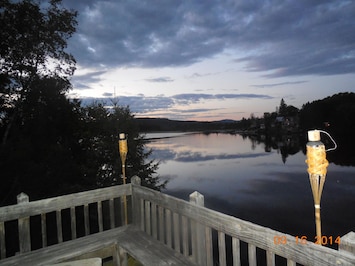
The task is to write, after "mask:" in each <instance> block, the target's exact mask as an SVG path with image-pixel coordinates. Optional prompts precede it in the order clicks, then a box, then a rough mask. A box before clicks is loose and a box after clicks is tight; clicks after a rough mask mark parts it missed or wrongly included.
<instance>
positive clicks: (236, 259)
mask: <svg viewBox="0 0 355 266" xmlns="http://www.w3.org/2000/svg"><path fill="white" fill-rule="evenodd" d="M232 252H233V266H240V241H239V239H238V238H235V237H233V238H232Z"/></svg>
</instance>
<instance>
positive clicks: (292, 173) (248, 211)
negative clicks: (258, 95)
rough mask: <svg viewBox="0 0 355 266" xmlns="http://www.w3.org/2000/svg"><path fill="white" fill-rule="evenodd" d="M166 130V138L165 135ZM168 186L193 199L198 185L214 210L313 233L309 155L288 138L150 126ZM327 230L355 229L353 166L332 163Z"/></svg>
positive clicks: (324, 224) (324, 212) (332, 232)
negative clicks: (187, 131)
mask: <svg viewBox="0 0 355 266" xmlns="http://www.w3.org/2000/svg"><path fill="white" fill-rule="evenodd" d="M161 137H167V138H161ZM146 138H154V139H151V142H150V143H149V144H148V145H147V146H148V147H149V148H152V149H153V150H154V151H153V154H152V158H155V159H157V160H160V161H161V163H160V167H159V170H158V174H159V175H160V177H161V180H168V184H167V186H166V189H165V190H163V192H164V193H167V194H170V195H174V196H176V197H179V198H182V199H184V200H188V196H189V194H190V193H192V192H194V191H196V190H197V191H199V192H200V193H202V194H203V195H204V196H205V205H206V207H209V208H211V209H214V210H218V211H220V212H223V213H227V214H230V215H233V216H235V217H238V218H242V219H245V220H248V221H251V222H254V223H256V224H260V225H263V226H267V227H270V228H273V229H276V230H278V231H281V232H285V233H289V234H291V235H295V236H307V239H308V240H311V241H312V240H313V239H314V235H315V222H314V207H313V206H314V205H313V196H312V192H311V188H310V184H309V179H308V173H307V165H306V164H305V159H306V155H305V154H304V152H303V151H302V148H301V149H300V147H301V146H302V145H299V144H298V143H297V142H296V143H295V142H294V141H293V140H292V139H285V140H284V141H283V142H278V143H277V145H275V144H274V145H273V146H269V145H266V144H265V143H263V142H257V141H254V140H252V139H250V138H249V137H244V138H243V137H242V136H241V135H233V134H216V133H214V134H208V135H206V134H202V133H196V134H182V133H175V134H172V133H168V134H162V133H155V134H153V133H152V134H147V135H146ZM321 207H322V209H321V216H322V233H323V235H324V236H328V237H329V236H332V237H333V238H334V237H337V236H339V235H340V236H342V235H344V234H346V233H347V232H349V231H355V167H344V166H338V165H334V164H332V163H330V165H329V167H328V174H327V177H326V182H325V186H324V189H323V195H322V200H321Z"/></svg>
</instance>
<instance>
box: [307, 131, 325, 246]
mask: <svg viewBox="0 0 355 266" xmlns="http://www.w3.org/2000/svg"><path fill="white" fill-rule="evenodd" d="M306 163H307V164H308V170H307V172H308V174H309V181H310V183H311V188H312V194H313V199H314V211H315V222H316V233H317V239H318V243H320V244H322V230H321V217H320V201H321V197H322V191H323V186H324V182H325V176H326V174H327V167H328V164H329V163H328V161H327V159H326V150H325V146H324V144H323V143H322V142H321V141H320V131H319V130H312V131H308V143H307V160H306Z"/></svg>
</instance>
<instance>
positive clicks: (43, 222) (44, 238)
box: [41, 213, 47, 247]
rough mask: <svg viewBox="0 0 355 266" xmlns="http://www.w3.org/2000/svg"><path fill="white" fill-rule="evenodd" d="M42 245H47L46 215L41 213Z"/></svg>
mask: <svg viewBox="0 0 355 266" xmlns="http://www.w3.org/2000/svg"><path fill="white" fill-rule="evenodd" d="M41 233H42V247H46V246H47V215H46V214H45V213H42V214H41Z"/></svg>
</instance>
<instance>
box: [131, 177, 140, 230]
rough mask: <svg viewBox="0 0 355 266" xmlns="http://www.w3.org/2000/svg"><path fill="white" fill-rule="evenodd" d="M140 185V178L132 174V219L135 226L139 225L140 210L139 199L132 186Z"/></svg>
mask: <svg viewBox="0 0 355 266" xmlns="http://www.w3.org/2000/svg"><path fill="white" fill-rule="evenodd" d="M140 185H141V179H140V178H139V177H138V176H133V177H132V178H131V186H132V220H133V224H134V225H136V226H139V225H140V220H141V219H142V217H141V216H140V214H141V210H140V206H141V204H140V199H139V197H138V195H137V193H136V192H135V189H134V186H140Z"/></svg>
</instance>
